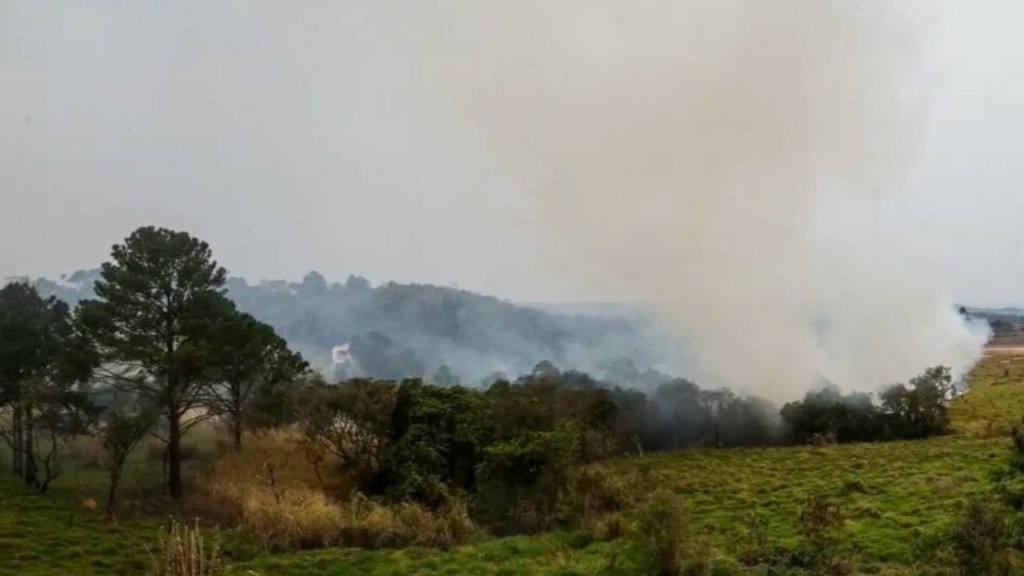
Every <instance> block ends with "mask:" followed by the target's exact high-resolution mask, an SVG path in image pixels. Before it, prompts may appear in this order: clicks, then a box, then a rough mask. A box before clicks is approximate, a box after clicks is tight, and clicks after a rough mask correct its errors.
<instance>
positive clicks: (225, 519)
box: [0, 228, 1024, 575]
mask: <svg viewBox="0 0 1024 576" xmlns="http://www.w3.org/2000/svg"><path fill="white" fill-rule="evenodd" d="M111 257H112V261H111V262H108V263H106V264H104V265H103V267H102V269H101V272H100V273H99V275H98V277H97V278H96V287H95V295H96V299H87V300H83V301H81V302H80V303H79V304H78V307H77V308H76V310H75V311H74V313H72V311H71V310H70V309H69V308H68V307H67V306H66V305H65V304H63V303H62V302H60V301H58V300H56V299H54V298H52V297H45V298H44V297H43V296H42V295H40V293H39V292H38V290H37V289H36V288H35V287H34V286H31V285H28V284H23V283H22V284H17V283H15V284H11V285H9V286H7V287H5V288H4V289H3V290H2V291H0V363H2V364H3V365H2V366H0V433H2V436H3V438H4V440H5V445H6V447H7V448H8V449H9V450H8V451H7V453H5V454H0V459H2V460H3V461H9V462H10V463H11V465H10V468H11V472H13V473H14V474H13V475H12V477H13V478H14V481H12V482H10V483H9V486H8V484H4V485H2V487H0V505H2V506H3V513H2V514H0V554H2V556H0V558H2V559H0V569H2V570H3V571H7V570H13V571H15V572H16V573H25V574H46V573H58V572H66V571H67V570H68V569H69V568H70V567H71V566H75V567H76V569H77V570H78V571H79V572H82V571H85V572H88V571H90V570H92V571H95V572H96V573H136V574H141V573H145V572H146V571H147V570H148V571H149V572H150V573H153V574H219V573H222V572H224V571H226V572H227V573H239V574H250V573H267V574H270V573H272V574H289V573H294V574H316V573H324V574H333V573H337V574H342V573H355V572H359V573H394V572H401V573H405V572H409V571H423V572H442V571H445V570H447V571H448V572H451V571H453V570H454V571H455V572H460V573H462V572H471V573H483V574H487V573H521V572H523V571H526V572H532V573H545V572H548V573H579V572H587V573H594V572H602V573H620V574H636V573H660V574H765V573H772V574H781V573H791V574H830V575H832V574H847V573H864V572H867V573H885V571H886V570H904V572H903V573H912V572H913V571H921V572H922V573H936V571H939V572H942V571H945V573H953V572H949V571H950V570H954V571H959V572H958V573H964V574H988V573H991V574H997V573H1012V571H1013V570H1014V569H1015V567H1017V566H1019V565H1020V563H1019V555H1020V551H1021V550H1022V544H1021V539H1020V537H1019V532H1018V529H1017V526H1018V524H1019V521H1020V519H1021V517H1022V516H1021V515H1022V514H1024V512H1022V510H1024V505H1022V503H1024V490H1022V489H1021V488H1022V487H1024V465H1022V464H1021V462H1022V461H1024V456H1022V454H1024V440H1022V438H1024V432H1021V431H1020V430H1019V429H1017V428H1012V429H1011V428H1010V427H1009V424H1012V423H1016V422H1020V421H1021V416H1024V395H1017V394H1015V393H1009V392H1007V393H1004V392H1003V391H1004V390H1006V389H1008V388H1012V387H1016V386H1019V385H1020V384H1021V383H1022V381H1024V378H1022V376H1024V374H1022V373H1021V371H1020V370H1018V369H1017V366H1016V365H1015V364H1013V363H1009V364H1002V362H1006V360H1005V359H1004V357H998V356H993V357H990V358H988V359H987V360H986V361H985V362H984V363H982V365H981V366H979V367H978V368H977V370H976V371H975V372H974V374H973V375H972V377H971V388H970V390H969V391H968V392H967V393H964V394H959V395H957V394H956V393H955V390H954V387H953V382H952V375H951V373H950V371H949V370H948V369H946V368H944V367H934V368H930V369H927V370H925V372H924V373H922V374H921V375H920V376H919V377H917V378H914V379H912V380H911V381H910V382H908V383H907V384H897V385H895V386H892V387H889V388H886V389H884V390H882V391H880V392H879V394H878V398H877V400H876V399H875V398H874V397H873V396H871V395H868V394H846V395H844V394H842V393H841V392H840V391H839V390H837V389H835V388H832V387H824V388H822V389H820V390H815V391H811V392H809V393H808V394H807V395H806V396H805V398H804V399H803V400H802V401H799V402H792V403H790V404H787V405H786V406H784V407H783V408H782V409H781V410H778V409H776V408H775V407H774V406H772V405H771V404H770V403H768V402H766V401H764V400H762V399H758V398H752V397H745V396H740V395H737V394H735V393H733V392H732V391H730V390H728V389H717V390H707V389H701V388H700V387H698V386H697V385H695V384H694V383H692V382H689V381H687V380H684V379H680V378H673V377H670V376H668V375H664V374H660V373H658V372H655V371H653V370H645V371H641V370H639V369H637V368H636V366H635V365H634V364H633V363H631V362H616V363H613V364H610V365H608V366H607V367H606V368H605V370H604V373H605V375H606V377H605V378H602V379H598V378H594V377H592V376H590V375H589V374H586V373H583V372H579V371H574V370H569V371H565V372H563V371H561V370H559V369H558V367H557V366H556V365H555V364H554V363H552V362H550V361H540V362H538V363H536V364H535V365H534V366H533V368H532V370H529V371H528V372H527V373H525V374H524V375H522V376H520V377H518V378H515V379H508V378H506V377H496V378H495V379H494V381H491V382H487V383H486V384H485V385H484V386H481V387H466V386H462V385H459V384H458V382H457V378H455V377H454V376H453V375H452V374H451V373H445V371H444V370H439V373H440V375H439V376H438V377H437V379H436V380H437V381H436V382H433V383H431V382H426V381H424V380H423V379H422V378H417V377H410V376H415V375H416V374H417V373H418V372H419V371H420V368H415V369H413V368H414V367H412V366H411V365H410V364H408V361H409V357H408V355H406V354H405V353H404V352H403V351H402V350H401V349H400V348H394V347H393V346H391V345H385V344H383V343H382V344H381V347H380V349H381V350H384V351H385V352H386V353H382V354H381V355H379V356H376V357H374V356H373V354H365V355H363V358H375V359H374V360H373V362H376V363H377V364H376V365H377V367H378V369H380V370H382V371H393V372H391V373H392V374H394V375H395V377H393V378H389V379H372V378H343V379H339V380H335V379H325V378H323V377H320V376H318V375H317V374H316V373H315V372H312V371H311V370H310V369H309V367H308V366H307V364H306V362H305V361H304V359H303V358H302V356H301V355H300V354H298V353H296V352H294V351H292V350H291V349H290V348H289V346H288V343H287V342H286V340H285V339H284V338H282V337H281V336H279V335H278V334H277V333H276V331H275V330H274V329H273V328H272V327H271V326H270V325H268V324H263V323H262V322H261V321H260V320H257V319H256V318H255V317H253V316H250V315H248V314H246V313H244V312H240V311H239V310H238V309H237V308H236V305H235V303H234V302H232V301H231V300H230V299H228V298H227V297H226V295H225V283H226V280H225V274H224V271H223V269H222V268H220V267H219V266H218V264H217V263H216V261H214V260H213V257H212V252H211V250H210V249H209V247H208V246H207V245H206V244H205V243H203V242H202V241H200V240H198V239H195V238H192V237H191V236H189V235H188V234H185V233H181V232H174V231H170V230H164V229H157V228H141V229H139V230H137V231H135V232H134V233H133V234H132V235H131V236H129V237H128V239H126V240H125V242H124V243H123V244H119V245H117V246H115V247H114V249H113V251H112V255H111ZM351 284H352V285H351V286H348V287H346V290H348V289H351V290H355V291H364V292H366V291H368V290H370V288H369V287H368V286H367V285H364V284H363V283H360V282H358V281H353V282H352V283H351ZM302 290H304V291H306V292H308V293H310V294H324V293H326V292H327V291H329V288H328V287H327V286H326V282H325V281H323V279H322V278H317V277H316V276H310V277H307V279H306V280H305V281H304V282H303V285H302ZM416 312H417V311H416V310H409V311H407V312H406V313H407V314H410V315H415V314H416ZM442 319H443V317H437V318H434V317H431V322H434V321H438V322H439V321H441V320H442ZM1000 369H1001V372H1000ZM607 375H612V376H614V378H615V379H610V378H608V377H607ZM1018 400H1019V402H1018V403H1017V404H1013V402H1014V401H1018ZM1010 414H1013V417H1012V418H1010V419H1008V420H1006V422H1007V423H1008V424H1007V426H1006V427H1004V426H1003V424H1002V423H1003V419H1004V417H1008V416H1009V415H1010ZM982 422H984V423H985V424H984V426H981V427H979V423H982ZM1010 438H1012V442H1011V440H1010ZM26 485H27V486H26ZM104 495H105V505H104V506H103V507H102V510H98V506H97V504H96V501H97V499H98V498H100V497H101V496H104ZM98 512H101V513H102V514H99V513H98ZM103 519H105V520H106V522H103V521H102V520H103ZM158 531H162V533H163V535H162V536H160V537H159V538H157V539H154V535H155V534H157V533H158ZM214 534H216V535H217V537H216V538H215V540H216V543H213V540H210V538H212V535H214ZM57 548H59V549H60V550H61V552H60V553H55V552H52V550H51V549H57ZM44 558H45V559H46V561H45V562H43V561H42V559H44ZM82 566H87V568H84V569H83V568H82ZM907 571H910V572H907ZM1007 571H1010V572H1007Z"/></svg>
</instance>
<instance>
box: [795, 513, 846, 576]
mask: <svg viewBox="0 0 1024 576" xmlns="http://www.w3.org/2000/svg"><path fill="white" fill-rule="evenodd" d="M797 521H798V526H799V532H800V535H801V536H802V537H803V547H802V550H801V553H802V554H801V556H802V558H801V562H800V563H802V564H803V565H804V566H806V567H807V568H809V569H810V570H811V571H812V573H814V574H845V573H847V572H848V570H849V566H848V565H847V564H846V563H845V562H843V561H842V559H841V557H840V553H841V547H842V543H843V541H844V536H845V528H846V518H845V517H844V515H843V511H842V509H840V507H839V505H838V504H836V503H834V502H831V501H829V500H828V499H826V498H824V497H822V496H813V497H811V498H808V499H807V501H806V502H805V503H804V506H803V507H802V508H801V509H800V513H799V516H798V517H797Z"/></svg>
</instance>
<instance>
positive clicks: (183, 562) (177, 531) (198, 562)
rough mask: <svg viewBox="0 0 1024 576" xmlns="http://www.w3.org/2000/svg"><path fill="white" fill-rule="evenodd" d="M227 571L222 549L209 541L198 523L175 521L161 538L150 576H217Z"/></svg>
mask: <svg viewBox="0 0 1024 576" xmlns="http://www.w3.org/2000/svg"><path fill="white" fill-rule="evenodd" d="M222 571H223V569H222V565H221V559H220V548H219V546H218V545H217V543H216V542H214V543H213V544H207V543H206V542H205V539H204V537H203V535H202V532H200V530H199V525H198V523H197V524H195V525H193V526H191V527H189V526H182V525H181V524H178V523H177V522H175V521H174V520H171V524H170V526H169V529H168V531H167V534H166V535H161V537H160V549H159V554H158V555H157V556H154V557H153V568H152V570H151V571H150V573H149V574H150V576H215V575H218V574H221V573H222Z"/></svg>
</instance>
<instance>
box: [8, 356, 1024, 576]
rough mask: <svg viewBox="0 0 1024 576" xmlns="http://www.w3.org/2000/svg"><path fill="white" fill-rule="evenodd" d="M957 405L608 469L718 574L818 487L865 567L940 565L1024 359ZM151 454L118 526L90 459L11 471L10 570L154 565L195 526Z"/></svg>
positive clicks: (1000, 458) (997, 452)
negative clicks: (937, 424) (666, 497)
mask: <svg viewBox="0 0 1024 576" xmlns="http://www.w3.org/2000/svg"><path fill="white" fill-rule="evenodd" d="M950 413H951V416H952V419H953V429H954V433H953V434H951V435H948V436H944V437H940V438H933V439H929V440H922V441H899V442H884V443H871V444H846V445H826V446H806V447H776V448H737V449H722V450H712V449H701V450H687V451H682V452H677V453H651V454H647V455H645V456H643V457H638V456H633V457H629V458H625V459H620V460H616V461H613V462H611V463H606V464H603V466H605V467H606V468H607V469H608V470H609V471H610V472H611V473H612V474H613V475H622V477H644V478H646V479H647V481H648V482H649V485H651V486H656V487H661V488H666V489H668V490H670V491H671V492H673V493H674V494H677V495H678V496H679V497H680V498H681V499H682V501H683V502H684V504H685V509H686V511H687V515H688V519H689V524H690V526H689V534H690V537H691V538H692V539H693V541H694V542H695V543H699V544H700V546H702V547H703V549H704V550H705V551H706V552H707V553H708V554H709V555H710V557H713V558H716V559H717V560H716V561H715V562H714V563H713V564H712V565H711V566H710V571H711V573H717V574H740V573H752V572H750V571H749V570H748V569H745V568H743V564H742V562H741V561H740V560H741V559H742V558H743V556H744V555H745V554H748V553H753V552H755V551H759V552H760V553H764V552H765V551H768V552H770V551H771V550H781V549H785V548H787V547H789V546H792V545H793V544H794V543H795V542H796V541H797V540H798V538H799V536H798V534H797V515H798V511H799V509H800V507H801V506H802V505H803V503H804V502H805V501H806V499H807V498H809V497H812V496H815V495H824V496H828V497H831V498H834V499H835V501H837V502H838V503H839V504H840V505H841V508H842V510H843V514H844V515H845V517H846V520H847V521H846V532H845V533H844V537H843V554H844V555H846V556H847V557H848V558H849V560H850V562H851V564H852V566H853V567H854V570H855V572H856V573H863V574H931V573H941V568H942V563H943V554H944V553H945V552H944V550H943V549H942V547H941V545H939V544H937V543H939V542H940V541H941V538H942V536H943V535H944V534H946V533H947V532H948V530H949V529H950V527H951V525H952V523H953V522H954V519H955V518H956V517H957V516H958V514H959V513H960V512H961V511H962V510H963V509H964V507H965V505H966V503H967V502H968V501H969V500H970V499H971V498H972V497H973V496H976V495H979V494H983V493H985V492H987V491H989V490H991V486H992V480H991V474H992V472H993V471H994V470H996V469H999V468H1000V467H1002V466H1005V462H1006V459H1007V457H1008V454H1009V446H1010V441H1009V439H1008V434H1009V430H1010V428H1011V427H1012V426H1013V425H1014V424H1015V423H1017V422H1019V421H1020V419H1021V416H1022V415H1024V355H1021V354H1019V353H1000V354H992V355H990V356H988V357H986V359H985V360H984V361H982V362H981V363H980V364H979V365H978V366H977V367H976V369H975V370H974V371H973V372H972V374H971V376H970V387H969V391H968V392H967V393H965V394H963V395H961V396H958V397H957V398H955V399H954V400H953V402H952V405H951V408H950ZM212 433H213V432H208V433H207V434H212ZM192 442H193V443H194V444H196V447H197V448H206V449H209V450H212V448H211V446H212V445H213V444H215V441H214V439H213V438H211V437H209V436H197V437H196V438H193V439H192ZM137 452H138V453H137V454H136V455H135V456H133V459H132V461H131V463H130V466H129V468H128V472H127V479H126V482H127V486H126V489H125V502H126V505H125V507H124V509H123V511H122V512H121V515H120V522H119V524H118V525H117V526H116V527H111V526H109V525H107V524H104V523H103V522H102V521H101V520H100V518H99V516H98V514H97V512H96V511H95V510H91V509H87V508H83V506H82V503H83V501H86V500H88V499H94V500H96V501H101V500H102V496H103V494H104V489H105V478H104V475H103V473H102V471H100V470H97V469H96V468H95V467H93V466H89V461H88V458H87V457H86V456H87V455H84V454H81V453H78V454H72V455H71V456H72V457H71V458H69V460H68V463H67V466H66V471H65V473H64V475H63V476H62V477H61V478H60V479H59V480H58V481H57V482H56V483H55V484H54V487H53V489H52V490H51V493H49V494H46V495H39V494H35V493H33V492H30V491H27V490H25V489H23V488H22V487H21V486H19V485H18V484H17V483H15V482H13V481H12V480H9V479H8V477H9V472H8V471H7V470H6V468H0V574H19V575H21V574H24V575H40V576H41V575H63V574H67V573H68V572H69V571H73V572H74V573H76V574H83V575H84V574H143V573H145V572H146V570H147V568H148V566H149V565H150V562H151V560H152V556H151V555H152V551H153V550H154V548H155V546H156V544H157V540H158V535H159V533H160V531H161V527H162V526H164V525H166V523H167V522H168V514H169V513H171V512H173V513H175V514H176V515H178V516H179V517H181V518H183V519H186V521H187V519H188V518H189V511H188V509H187V507H186V508H185V509H177V510H174V509H171V508H169V507H167V506H161V505H159V504H156V505H142V504H141V503H142V502H148V501H150V500H151V498H150V496H151V495H150V493H151V492H152V491H153V488H152V485H153V484H154V483H155V484H159V481H158V479H157V480H156V481H154V477H153V474H154V470H153V462H152V458H151V454H147V450H146V449H145V447H143V448H142V449H140V450H138V451H137ZM3 458H4V462H6V456H3ZM156 466H157V470H156V474H157V475H159V473H160V472H159V469H158V468H159V463H157V464H156ZM157 478H158V477H157ZM156 490H157V491H158V490H159V486H157V488H156ZM627 522H628V520H627ZM206 525H207V526H208V528H209V529H208V530H207V534H209V535H211V537H214V536H215V537H216V538H217V539H218V541H219V543H220V546H221V547H222V549H223V554H224V557H225V562H226V564H227V567H228V573H229V574H237V575H252V574H261V575H284V576H288V575H343V574H595V573H609V574H635V573H637V571H638V570H639V568H638V566H639V564H638V556H637V553H636V551H635V550H633V549H632V548H631V547H630V546H629V544H628V539H626V538H613V537H593V536H592V535H586V534H578V533H550V534H544V535H538V536H516V537H509V538H491V537H487V536H484V535H478V536H475V537H474V538H473V539H472V540H471V541H470V543H468V544H464V545H459V546H454V547H450V548H448V549H444V547H442V548H441V549H438V548H430V549H428V548H418V547H406V548H401V549H377V550H365V549H359V548H341V547H336V548H331V549H327V550H318V551H307V552H297V553H277V552H274V551H271V550H270V549H269V548H268V547H267V546H264V545H262V544H261V543H259V542H256V541H254V540H253V539H252V538H251V537H246V536H242V535H241V534H238V533H236V532H234V531H232V530H230V529H222V530H215V529H214V528H213V526H212V525H210V523H207V524H206ZM751 570H752V569H751ZM936 570H939V572H936ZM776 573H777V572H776Z"/></svg>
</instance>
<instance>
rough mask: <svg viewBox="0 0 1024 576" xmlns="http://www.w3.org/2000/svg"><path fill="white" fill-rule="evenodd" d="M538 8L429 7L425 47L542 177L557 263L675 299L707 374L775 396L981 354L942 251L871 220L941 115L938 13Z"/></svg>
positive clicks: (870, 8) (428, 59)
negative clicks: (945, 280)
mask: <svg viewBox="0 0 1024 576" xmlns="http://www.w3.org/2000/svg"><path fill="white" fill-rule="evenodd" d="M531 7H532V6H525V5H524V4H522V3H515V4H509V5H506V6H505V7H503V8H500V9H494V7H493V6H489V7H487V8H486V9H484V8H482V7H481V8H476V7H474V6H472V5H470V4H465V5H460V6H459V7H458V9H452V10H450V11H439V10H425V11H424V12H423V13H422V14H419V15H418V16H419V17H421V21H420V22H419V25H417V26H414V27H413V28H414V30H413V33H412V34H413V36H412V38H413V39H412V40H411V41H412V42H413V43H414V44H415V45H417V47H418V50H419V53H421V54H424V55H425V56H424V62H425V65H426V67H425V70H426V71H425V72H423V74H424V76H425V77H429V78H436V79H437V82H436V84H434V85H433V88H434V89H435V90H436V93H437V94H440V95H442V96H444V97H447V98H449V99H450V102H453V103H455V104H454V105H455V106H457V107H458V108H459V109H460V110H463V111H464V112H465V113H466V114H467V115H469V116H470V117H472V118H473V120H474V121H475V122H476V123H477V124H478V126H479V127H480V128H481V130H482V131H483V132H484V134H485V137H486V138H487V139H488V142H490V143H491V144H492V145H493V146H494V147H495V148H497V149H499V150H500V151H501V153H502V154H504V155H505V157H506V158H507V159H508V160H509V162H511V163H513V164H514V165H515V166H516V167H517V169H518V170H520V171H522V173H523V174H526V175H528V177H527V180H528V182H529V184H528V185H529V186H532V188H533V189H534V191H535V195H536V198H537V200H538V206H539V207H540V209H541V210H542V212H543V214H544V215H545V218H546V224H545V226H544V227H543V236H544V242H543V244H544V245H545V246H546V247H550V248H548V249H546V250H547V252H548V253H549V255H550V259H549V263H550V265H551V267H552V269H558V270H561V271H563V272H564V271H568V273H570V274H572V275H575V277H577V278H578V279H579V281H580V282H587V283H595V284H599V285H602V286H605V287H607V288H608V289H609V290H611V291H612V292H613V293H614V294H615V296H617V297H620V298H629V297H633V298H643V299H647V300H652V301H656V302H658V303H659V305H660V310H661V312H662V313H663V315H664V317H665V319H666V320H667V321H668V322H669V323H670V325H672V326H673V327H674V328H675V330H676V334H677V335H678V336H679V338H680V339H681V341H686V342H689V343H691V344H692V346H693V347H694V349H695V354H696V359H697V362H698V365H699V370H700V372H701V373H702V374H701V375H700V376H699V378H701V380H702V381H704V382H716V381H717V382H721V383H723V384H728V385H730V386H736V387H739V388H741V389H748V390H752V391H756V392H758V393H761V394H766V395H769V396H774V397H776V398H779V397H787V398H791V397H795V396H796V395H798V394H800V393H802V392H803V391H805V390H807V389H808V387H809V386H812V385H814V384H815V383H816V382H818V381H820V380H821V379H823V378H824V379H827V380H830V381H833V382H836V383H837V384H839V385H841V386H843V387H845V388H857V389H864V390H873V389H876V388H877V387H878V386H880V385H883V384H887V383H891V382H894V381H897V380H901V379H905V378H907V377H909V376H910V375H912V374H914V373H915V371H916V370H918V369H919V368H920V367H921V366H926V365H933V364H940V363H942V364H949V365H952V366H954V367H955V368H956V369H957V370H958V371H962V370H965V369H967V368H969V367H970V366H971V365H972V364H973V362H974V361H975V360H976V359H977V358H978V356H979V354H980V350H981V346H982V345H983V343H984V341H985V333H984V331H983V330H977V329H974V328H973V327H971V326H969V325H968V324H967V323H965V321H964V320H963V319H961V318H960V317H959V316H958V315H957V314H956V311H955V308H954V306H953V302H952V301H951V296H950V294H949V293H948V292H947V290H946V289H945V287H944V286H943V285H942V284H941V283H940V282H939V279H940V278H941V275H940V274H939V271H940V270H941V267H940V265H941V261H940V260H938V259H935V258H933V257H931V255H929V254H927V250H925V249H923V248H922V247H921V246H917V245H915V244H914V240H913V239H912V238H909V239H908V238H906V237H905V236H900V235H898V234H895V233H893V232H894V231H893V230H891V229H889V228H887V227H886V226H885V225H883V224H880V223H878V222H876V221H875V219H873V218H872V217H871V214H872V213H873V211H876V210H884V203H885V202H886V201H887V200H888V199H889V198H890V197H892V196H893V195H898V194H899V193H900V188H901V185H902V184H903V178H904V176H905V174H906V172H907V170H908V169H909V168H910V166H911V165H912V163H913V161H914V158H915V153H916V152H917V148H918V146H919V143H920V141H921V139H922V136H923V131H924V129H925V127H926V120H927V118H926V110H927V98H926V95H927V91H926V90H925V89H924V87H925V84H926V72H927V38H928V32H929V22H927V21H926V19H925V18H924V16H923V14H924V11H923V10H922V11H916V10H915V9H914V8H915V7H916V6H915V5H913V4H904V3H901V4H900V5H899V6H898V7H897V6H892V5H882V4H862V3H856V4H855V3H849V2H786V3H779V2H748V1H724V2H722V1H717V0H716V1H714V2H710V1H708V2H686V3H672V4H657V5H648V4H645V5H644V6H636V5H624V4H621V3H614V2H598V3H594V2H587V3H559V4H557V5H555V6H552V5H548V4H546V5H545V6H544V9H543V11H534V10H532V9H531ZM438 19H442V20H443V24H444V25H440V24H442V22H438V21H437V20H438ZM840 224H842V225H840Z"/></svg>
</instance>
